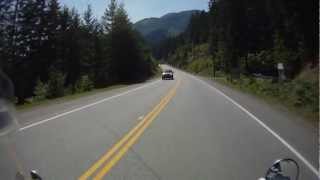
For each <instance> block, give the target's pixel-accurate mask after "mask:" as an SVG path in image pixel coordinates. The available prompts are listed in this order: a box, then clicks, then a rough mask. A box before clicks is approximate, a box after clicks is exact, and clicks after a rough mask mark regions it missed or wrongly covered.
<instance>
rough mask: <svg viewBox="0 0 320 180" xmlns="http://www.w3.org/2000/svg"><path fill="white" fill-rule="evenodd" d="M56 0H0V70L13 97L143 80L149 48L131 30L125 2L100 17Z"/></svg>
mask: <svg viewBox="0 0 320 180" xmlns="http://www.w3.org/2000/svg"><path fill="white" fill-rule="evenodd" d="M92 11H93V10H92V9H91V6H88V8H87V10H86V11H85V13H84V14H82V15H80V14H79V13H78V12H77V11H76V10H75V9H69V8H68V7H62V6H61V5H60V4H59V2H58V1H57V0H18V1H17V0H1V1H0V69H2V71H4V72H5V73H6V74H7V75H8V76H9V77H10V78H11V80H12V81H13V84H14V86H15V96H16V97H17V102H18V103H20V104H22V103H24V102H25V100H26V98H30V97H35V98H36V99H45V98H56V97H60V96H64V95H65V94H71V93H77V92H82V91H87V90H91V89H92V88H101V87H106V86H109V85H112V84H117V83H130V82H137V81H141V80H145V79H147V78H148V77H150V76H151V75H152V74H153V73H154V71H155V68H156V66H155V63H154V62H153V60H152V55H151V51H150V50H148V48H147V46H146V45H145V44H144V42H143V40H142V38H141V37H140V35H139V34H138V33H137V32H136V31H134V30H133V28H132V24H131V22H130V21H129V19H128V15H127V13H126V11H125V9H124V6H123V4H119V3H117V1H116V0H112V1H111V2H110V4H109V5H108V7H107V9H106V11H105V14H104V16H103V17H102V19H101V20H98V19H96V18H94V17H93V12H92Z"/></svg>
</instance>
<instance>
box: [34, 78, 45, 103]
mask: <svg viewBox="0 0 320 180" xmlns="http://www.w3.org/2000/svg"><path fill="white" fill-rule="evenodd" d="M47 96H48V84H45V83H43V82H42V81H41V80H40V79H38V80H37V84H36V86H35V88H34V98H33V99H34V100H35V101H41V100H44V99H46V98H47Z"/></svg>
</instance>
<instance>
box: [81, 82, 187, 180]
mask: <svg viewBox="0 0 320 180" xmlns="http://www.w3.org/2000/svg"><path fill="white" fill-rule="evenodd" d="M180 83H181V81H180V80H179V81H178V82H177V83H176V84H175V86H174V87H173V88H172V89H171V90H170V91H169V92H168V93H167V94H166V95H165V96H164V97H163V98H162V99H161V101H160V103H159V104H158V105H156V106H155V107H154V108H153V110H152V111H150V112H149V113H148V114H147V115H146V116H145V117H144V118H143V120H141V121H140V122H139V123H138V124H137V125H136V126H135V127H134V128H133V129H132V130H131V131H129V132H128V133H127V134H126V135H125V136H124V137H122V138H121V139H120V141H119V142H117V143H116V144H115V145H114V146H113V147H112V148H111V149H110V150H109V151H107V152H106V153H105V154H104V155H103V156H102V157H101V158H100V159H99V160H98V161H97V162H95V163H94V164H93V165H92V166H91V167H90V168H89V169H88V170H87V171H86V172H84V173H83V175H81V176H80V177H79V180H86V179H89V178H90V177H91V176H93V175H94V174H95V176H93V178H92V179H95V180H100V179H102V178H103V177H104V176H105V175H106V174H107V173H108V172H109V171H110V170H111V168H112V167H113V166H114V165H116V164H117V162H119V161H120V159H121V158H122V157H123V156H124V155H125V154H126V153H127V152H128V150H129V149H130V148H131V147H132V146H133V145H134V144H135V143H136V142H137V140H138V139H139V137H140V136H141V135H142V134H143V132H144V131H145V130H146V129H147V128H148V127H149V126H150V124H151V123H152V122H153V121H154V119H155V118H156V117H157V116H158V115H159V114H160V112H161V111H162V110H163V109H164V108H165V107H166V105H167V104H168V103H169V102H170V100H171V99H172V98H173V97H174V95H175V93H176V91H177V88H178V87H179V85H180Z"/></svg>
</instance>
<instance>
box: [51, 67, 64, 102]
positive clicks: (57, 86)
mask: <svg viewBox="0 0 320 180" xmlns="http://www.w3.org/2000/svg"><path fill="white" fill-rule="evenodd" d="M65 79H66V76H65V75H64V74H62V73H61V72H58V71H53V72H51V73H50V75H49V82H48V97H49V98H57V97H62V96H64V83H65Z"/></svg>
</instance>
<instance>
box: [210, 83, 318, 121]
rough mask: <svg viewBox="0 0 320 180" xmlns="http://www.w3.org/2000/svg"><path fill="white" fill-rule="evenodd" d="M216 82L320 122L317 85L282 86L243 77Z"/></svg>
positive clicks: (295, 84)
mask: <svg viewBox="0 0 320 180" xmlns="http://www.w3.org/2000/svg"><path fill="white" fill-rule="evenodd" d="M213 80H214V81H216V82H218V83H220V84H223V85H226V86H228V87H231V88H233V89H236V90H239V91H242V92H245V93H248V94H252V95H254V96H256V97H258V98H260V99H263V100H264V101H265V102H267V103H269V104H271V105H278V106H279V105H280V106H282V107H285V108H286V109H287V110H288V111H289V112H291V113H293V114H295V115H297V116H300V117H302V118H304V119H306V120H308V121H311V122H312V123H317V122H318V121H319V106H318V104H319V95H317V94H318V93H317V92H318V88H317V87H315V86H316V84H312V83H307V82H302V81H296V80H294V81H291V82H284V83H282V84H278V83H272V82H271V80H265V79H258V78H248V77H241V78H240V79H238V80H233V81H228V80H227V78H226V77H219V78H214V79H213Z"/></svg>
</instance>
